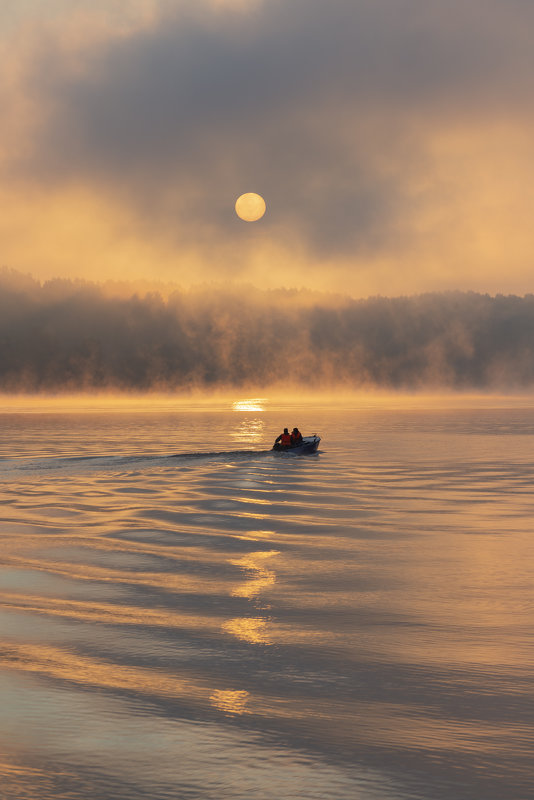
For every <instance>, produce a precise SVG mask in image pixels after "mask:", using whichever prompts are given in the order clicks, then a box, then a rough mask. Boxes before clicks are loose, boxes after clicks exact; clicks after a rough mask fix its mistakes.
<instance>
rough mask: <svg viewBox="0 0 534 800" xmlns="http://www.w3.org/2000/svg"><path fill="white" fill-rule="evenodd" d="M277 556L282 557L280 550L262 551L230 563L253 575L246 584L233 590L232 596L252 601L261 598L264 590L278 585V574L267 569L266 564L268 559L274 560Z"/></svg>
mask: <svg viewBox="0 0 534 800" xmlns="http://www.w3.org/2000/svg"><path fill="white" fill-rule="evenodd" d="M277 555H280V551H279V550H268V551H264V550H260V551H258V552H257V553H249V554H248V555H246V556H243V558H240V559H237V560H235V561H230V563H231V564H234V566H236V567H240V568H241V569H243V570H245V571H246V572H250V573H251V576H250V578H249V579H248V580H246V581H245V583H243V584H240V585H239V586H236V587H235V588H234V589H233V590H232V596H233V597H248V598H249V600H252V599H253V598H257V597H259V595H260V594H261V592H262V591H263V590H264V589H267V588H268V587H270V586H273V585H274V584H275V583H276V573H275V572H274V571H273V570H270V569H267V568H266V567H265V565H264V562H265V560H266V559H267V558H273V556H277Z"/></svg>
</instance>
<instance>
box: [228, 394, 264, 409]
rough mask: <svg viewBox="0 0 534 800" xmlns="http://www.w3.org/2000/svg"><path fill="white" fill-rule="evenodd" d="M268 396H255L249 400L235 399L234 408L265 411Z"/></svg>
mask: <svg viewBox="0 0 534 800" xmlns="http://www.w3.org/2000/svg"><path fill="white" fill-rule="evenodd" d="M266 402H267V398H265V397H253V398H251V399H248V400H234V402H233V403H232V408H233V410H234V411H265V404H266Z"/></svg>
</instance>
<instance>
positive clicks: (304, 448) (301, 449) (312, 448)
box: [273, 433, 321, 456]
mask: <svg viewBox="0 0 534 800" xmlns="http://www.w3.org/2000/svg"><path fill="white" fill-rule="evenodd" d="M320 441H321V437H320V436H317V434H316V433H314V434H313V436H303V437H302V441H301V442H299V443H298V444H294V445H291V447H283V446H282V445H281V444H280V442H277V443H276V444H275V445H273V450H275V451H276V452H278V453H287V454H288V455H291V456H303V455H307V454H308V453H316V452H317V448H318V447H319V442H320Z"/></svg>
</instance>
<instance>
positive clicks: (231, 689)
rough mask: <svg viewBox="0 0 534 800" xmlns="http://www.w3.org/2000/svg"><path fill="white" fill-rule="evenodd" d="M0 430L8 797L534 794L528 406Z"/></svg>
mask: <svg viewBox="0 0 534 800" xmlns="http://www.w3.org/2000/svg"><path fill="white" fill-rule="evenodd" d="M0 423H1V426H2V455H3V458H2V459H0V491H1V500H0V518H1V525H0V531H1V553H0V596H1V600H2V607H1V611H0V626H1V627H0V657H1V661H0V692H1V695H2V697H1V709H2V713H1V722H0V745H1V754H0V782H1V784H0V785H1V788H0V795H1V797H2V800H67V798H68V800H71V799H72V800H74V799H82V798H83V800H89V798H90V799H91V800H138V799H140V798H147V799H148V798H149V799H150V800H166V799H167V798H173V800H175V799H176V798H186V799H187V800H226V799H227V798H228V800H229V799H230V798H231V799H232V800H272V798H283V799H284V800H285V799H286V798H291V800H295V799H296V800H310V799H311V800H314V799H315V798H321V800H322V799H323V798H324V799H325V800H390V799H391V800H407V799H408V798H424V799H425V800H431V799H432V800H433V799H434V798H437V799H438V800H439V799H440V798H442V799H443V798H447V800H470V799H471V798H473V800H474V799H476V800H504V798H508V800H527V798H531V797H532V796H533V794H534V767H533V759H532V756H533V748H532V745H533V740H534V737H533V730H532V723H533V718H534V714H533V706H534V700H533V693H532V690H533V666H534V664H533V660H534V659H533V627H532V626H533V618H534V615H533V594H534V590H533V584H534V574H533V573H534V568H533V555H534V552H533V550H534V547H533V529H534V525H533V512H534V499H533V482H534V448H533V445H534V436H533V434H534V410H533V409H532V408H528V407H514V408H490V407H487V406H484V407H480V408H474V407H472V408H465V409H462V408H456V409H449V410H443V409H441V410H440V409H437V408H435V409H433V410H432V409H430V408H428V409H424V408H421V407H419V408H416V409H412V410H410V409H408V408H403V409H402V410H401V409H395V407H394V404H391V406H390V407H389V408H384V407H381V408H372V407H367V408H362V407H360V408H359V407H357V406H356V405H353V406H352V407H341V405H340V407H338V408H337V409H332V408H331V407H330V408H326V407H319V406H318V407H315V408H314V407H311V406H308V407H307V408H306V410H305V411H303V412H299V413H298V414H297V411H296V409H293V410H292V411H291V413H288V412H287V411H284V410H283V409H280V408H276V407H274V406H269V405H267V406H266V407H265V408H263V410H262V405H261V404H259V405H258V407H254V404H250V405H249V406H247V405H246V404H245V406H244V407H242V408H239V407H238V408H237V409H234V410H232V409H231V407H230V406H229V407H226V406H224V404H223V405H221V406H220V407H213V408H209V407H203V408H194V407H190V408H185V407H184V408H182V409H181V410H179V411H176V412H174V411H172V410H168V409H167V410H165V409H163V408H162V409H160V410H159V411H158V410H154V411H151V412H134V411H132V410H130V411H129V412H127V413H126V412H124V413H122V412H120V411H119V410H113V411H111V410H108V411H100V412H95V413H87V412H85V413H81V412H78V413H61V414H58V413H36V412H35V410H34V411H32V413H14V412H9V413H3V414H2V415H1V417H0ZM295 424H297V425H299V427H300V428H301V429H302V430H303V432H304V433H314V432H317V433H319V434H320V435H321V436H322V437H323V440H322V443H321V452H320V453H318V454H317V455H312V456H302V457H290V456H287V455H282V456H281V455H279V454H273V453H270V452H269V451H268V449H269V448H270V446H271V444H272V441H273V439H274V437H275V436H276V435H277V434H278V433H279V432H280V430H281V427H282V426H284V425H288V426H290V427H292V426H293V425H295ZM251 451H253V452H251ZM176 454H186V455H176ZM174 456H175V457H174Z"/></svg>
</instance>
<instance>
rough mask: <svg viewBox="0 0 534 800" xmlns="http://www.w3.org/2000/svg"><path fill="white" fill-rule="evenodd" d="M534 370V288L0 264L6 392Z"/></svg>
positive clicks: (435, 378)
mask: <svg viewBox="0 0 534 800" xmlns="http://www.w3.org/2000/svg"><path fill="white" fill-rule="evenodd" d="M533 383H534V296H533V295H527V296H525V297H517V296H513V295H510V296H503V295H498V296H496V297H492V296H490V295H486V294H484V295H482V294H477V293H475V292H447V293H429V294H421V295H415V296H411V297H395V298H386V297H373V298H369V299H365V300H353V299H350V298H343V297H332V296H330V295H319V294H312V293H310V292H307V291H305V290H303V291H295V290H291V291H290V290H287V291H286V290H276V291H261V290H259V289H253V288H250V287H249V288H246V289H237V288H235V289H227V290H225V289H221V288H214V287H203V288H198V289H195V290H190V291H182V290H180V291H174V292H172V293H170V294H169V296H168V297H166V298H165V299H164V298H162V296H161V295H160V294H158V293H148V294H144V295H143V296H138V295H135V294H133V295H131V296H129V297H123V296H122V297H121V296H117V295H113V293H112V292H110V291H109V289H107V288H106V287H105V286H98V285H96V284H92V283H86V282H80V281H70V280H53V281H48V282H46V283H44V284H43V285H41V284H40V283H39V282H38V281H36V280H34V279H33V278H31V277H29V276H25V275H21V274H20V273H17V272H13V271H10V270H3V271H2V272H0V391H3V392H21V391H22V392H39V391H42V392H46V391H83V390H95V389H96V390H100V389H109V390H140V391H143V390H152V389H154V390H155V389H157V390H169V389H173V390H181V391H187V390H191V389H208V388H210V389H216V388H219V387H220V388H224V387H226V386H228V387H239V386H242V387H244V386H247V385H248V386H266V385H275V384H291V385H299V384H300V385H306V386H308V387H310V388H313V387H316V388H325V387H328V386H336V385H343V386H344V387H345V388H354V389H362V388H366V387H381V388H396V389H425V388H429V389H440V388H448V389H461V390H468V389H499V390H502V389H511V388H522V387H527V386H530V385H532V384H533Z"/></svg>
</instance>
